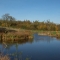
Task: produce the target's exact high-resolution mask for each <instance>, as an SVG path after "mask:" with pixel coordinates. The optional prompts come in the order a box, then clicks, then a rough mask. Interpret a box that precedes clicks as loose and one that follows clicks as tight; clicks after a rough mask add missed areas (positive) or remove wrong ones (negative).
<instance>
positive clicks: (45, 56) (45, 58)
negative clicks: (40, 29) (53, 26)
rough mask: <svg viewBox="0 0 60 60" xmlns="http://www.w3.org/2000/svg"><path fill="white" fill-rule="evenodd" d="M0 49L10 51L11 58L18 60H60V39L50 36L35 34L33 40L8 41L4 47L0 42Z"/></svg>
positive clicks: (5, 51)
mask: <svg viewBox="0 0 60 60" xmlns="http://www.w3.org/2000/svg"><path fill="white" fill-rule="evenodd" d="M0 51H3V52H4V54H6V53H8V54H9V56H10V57H11V59H12V60H13V59H14V58H18V60H19V59H20V60H25V59H29V60H60V40H58V39H56V38H54V37H53V38H52V37H49V36H41V35H38V34H34V39H33V41H32V42H25V43H12V44H9V43H7V47H6V48H4V47H3V45H2V44H1V43H0Z"/></svg>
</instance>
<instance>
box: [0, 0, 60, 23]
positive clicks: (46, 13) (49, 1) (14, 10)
mask: <svg viewBox="0 0 60 60" xmlns="http://www.w3.org/2000/svg"><path fill="white" fill-rule="evenodd" d="M5 13H9V14H10V15H12V16H13V17H15V18H16V19H17V20H26V19H28V20H30V21H35V20H39V21H44V20H45V21H46V20H49V19H50V21H51V22H55V23H60V0H0V17H1V16H2V15H3V14H5Z"/></svg>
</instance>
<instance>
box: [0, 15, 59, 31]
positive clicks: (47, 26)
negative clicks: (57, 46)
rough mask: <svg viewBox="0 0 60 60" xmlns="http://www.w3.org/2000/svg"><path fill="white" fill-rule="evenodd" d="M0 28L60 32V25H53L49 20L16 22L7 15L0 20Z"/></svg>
mask: <svg viewBox="0 0 60 60" xmlns="http://www.w3.org/2000/svg"><path fill="white" fill-rule="evenodd" d="M0 26H2V27H13V28H21V29H29V30H43V31H60V24H55V23H53V22H50V21H49V20H47V21H43V22H40V21H38V20H36V21H33V22H31V21H30V20H24V21H21V20H16V19H15V18H14V17H12V16H10V15H9V14H4V15H3V16H2V18H0Z"/></svg>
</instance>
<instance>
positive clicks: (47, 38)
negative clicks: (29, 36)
mask: <svg viewBox="0 0 60 60" xmlns="http://www.w3.org/2000/svg"><path fill="white" fill-rule="evenodd" d="M53 40H55V39H54V38H53V37H50V36H47V35H38V34H37V33H36V34H34V41H36V42H39V41H45V42H46V41H47V43H50V41H53Z"/></svg>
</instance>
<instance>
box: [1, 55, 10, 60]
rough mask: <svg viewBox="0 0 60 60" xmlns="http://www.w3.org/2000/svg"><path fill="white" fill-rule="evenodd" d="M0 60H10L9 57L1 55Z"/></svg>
mask: <svg viewBox="0 0 60 60" xmlns="http://www.w3.org/2000/svg"><path fill="white" fill-rule="evenodd" d="M0 60H10V57H9V56H8V55H0Z"/></svg>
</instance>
